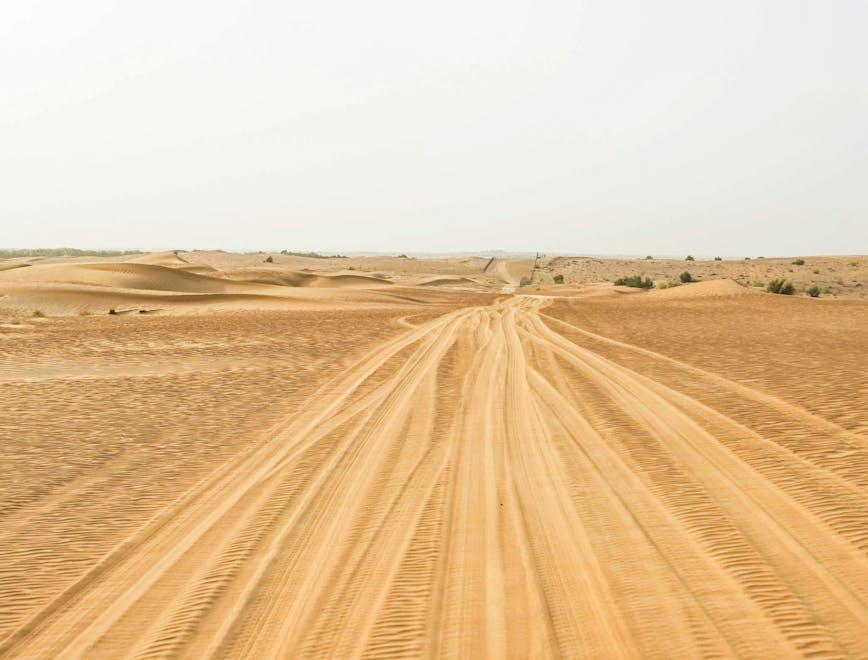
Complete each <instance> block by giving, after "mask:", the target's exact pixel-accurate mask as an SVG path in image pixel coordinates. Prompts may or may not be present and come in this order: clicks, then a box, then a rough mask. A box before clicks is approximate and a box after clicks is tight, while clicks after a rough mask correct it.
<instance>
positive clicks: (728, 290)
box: [651, 280, 756, 298]
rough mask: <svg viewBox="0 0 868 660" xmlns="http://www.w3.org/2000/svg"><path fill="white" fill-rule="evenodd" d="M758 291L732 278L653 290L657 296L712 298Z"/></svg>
mask: <svg viewBox="0 0 868 660" xmlns="http://www.w3.org/2000/svg"><path fill="white" fill-rule="evenodd" d="M754 293H756V291H754V290H752V289H749V288H747V287H745V286H742V285H741V284H738V283H737V282H734V281H732V280H707V281H704V282H693V283H691V284H682V285H681V286H677V287H673V288H671V289H657V290H653V291H651V295H653V296H654V297H655V298H711V297H715V296H740V295H751V294H754Z"/></svg>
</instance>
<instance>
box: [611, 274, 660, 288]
mask: <svg viewBox="0 0 868 660" xmlns="http://www.w3.org/2000/svg"><path fill="white" fill-rule="evenodd" d="M615 284H616V285H618V286H632V287H634V288H637V289H653V288H654V282H653V281H652V280H651V279H649V278H647V277H646V278H644V279H643V278H642V276H641V275H628V276H627V277H619V278H618V279H617V280H615Z"/></svg>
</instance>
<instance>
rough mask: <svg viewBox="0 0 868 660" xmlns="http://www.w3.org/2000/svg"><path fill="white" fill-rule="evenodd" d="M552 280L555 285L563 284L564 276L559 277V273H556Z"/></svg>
mask: <svg viewBox="0 0 868 660" xmlns="http://www.w3.org/2000/svg"><path fill="white" fill-rule="evenodd" d="M554 280H555V284H563V283H564V276H563V275H561V274H560V273H558V274H557V275H555V277H554Z"/></svg>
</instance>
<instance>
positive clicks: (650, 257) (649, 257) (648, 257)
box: [645, 254, 654, 259]
mask: <svg viewBox="0 0 868 660" xmlns="http://www.w3.org/2000/svg"><path fill="white" fill-rule="evenodd" d="M645 258H646V259H653V258H654V257H652V256H651V255H650V254H649V255H648V256H647V257H645Z"/></svg>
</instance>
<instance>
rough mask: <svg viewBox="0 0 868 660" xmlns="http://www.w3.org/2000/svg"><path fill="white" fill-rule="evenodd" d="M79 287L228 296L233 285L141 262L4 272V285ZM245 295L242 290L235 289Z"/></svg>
mask: <svg viewBox="0 0 868 660" xmlns="http://www.w3.org/2000/svg"><path fill="white" fill-rule="evenodd" d="M7 283H12V284H78V285H85V286H98V287H112V288H117V289H140V290H145V291H178V292H183V293H227V292H230V290H231V289H233V284H232V283H228V282H226V281H224V280H221V279H218V278H214V277H208V276H205V275H198V274H196V273H190V272H187V271H185V270H182V269H177V268H170V267H168V266H158V265H153V264H140V263H91V264H44V265H42V264H40V265H36V266H32V267H30V268H19V269H15V270H12V271H3V272H2V273H0V286H2V285H3V284H7ZM234 288H235V290H236V292H242V289H241V287H239V286H237V285H236V286H235V287H234Z"/></svg>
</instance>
